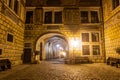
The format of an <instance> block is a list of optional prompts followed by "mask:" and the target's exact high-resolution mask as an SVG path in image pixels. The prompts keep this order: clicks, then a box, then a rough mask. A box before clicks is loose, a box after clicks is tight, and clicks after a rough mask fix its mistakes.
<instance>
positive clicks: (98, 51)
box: [93, 45, 100, 55]
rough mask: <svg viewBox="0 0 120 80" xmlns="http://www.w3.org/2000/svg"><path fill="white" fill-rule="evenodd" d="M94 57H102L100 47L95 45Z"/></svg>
mask: <svg viewBox="0 0 120 80" xmlns="http://www.w3.org/2000/svg"><path fill="white" fill-rule="evenodd" d="M93 55H100V46H99V45H93Z"/></svg>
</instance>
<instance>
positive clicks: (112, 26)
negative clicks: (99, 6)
mask: <svg viewBox="0 0 120 80" xmlns="http://www.w3.org/2000/svg"><path fill="white" fill-rule="evenodd" d="M103 15H104V35H105V49H106V58H107V57H110V56H111V57H120V55H118V54H117V53H116V48H118V47H120V6H118V7H116V8H115V9H113V5H112V0H103Z"/></svg>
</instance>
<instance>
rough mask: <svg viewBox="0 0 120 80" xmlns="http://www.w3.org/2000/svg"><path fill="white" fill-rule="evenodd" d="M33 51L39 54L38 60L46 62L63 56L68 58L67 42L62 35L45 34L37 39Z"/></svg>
mask: <svg viewBox="0 0 120 80" xmlns="http://www.w3.org/2000/svg"><path fill="white" fill-rule="evenodd" d="M35 51H36V52H39V53H38V55H39V58H38V59H39V60H48V59H54V58H59V57H63V56H64V57H68V55H69V47H68V41H67V39H66V37H65V36H64V35H63V34H60V33H47V34H44V35H42V36H41V37H39V38H38V40H37V41H36V46H35ZM60 52H61V53H60ZM63 52H64V54H62V53H63Z"/></svg>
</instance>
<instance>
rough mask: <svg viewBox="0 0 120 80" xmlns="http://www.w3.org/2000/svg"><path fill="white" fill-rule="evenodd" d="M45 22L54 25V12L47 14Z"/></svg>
mask: <svg viewBox="0 0 120 80" xmlns="http://www.w3.org/2000/svg"><path fill="white" fill-rule="evenodd" d="M44 22H45V23H46V24H50V23H52V11H49V12H45V18H44Z"/></svg>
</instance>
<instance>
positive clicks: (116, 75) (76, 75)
mask: <svg viewBox="0 0 120 80" xmlns="http://www.w3.org/2000/svg"><path fill="white" fill-rule="evenodd" d="M0 80H120V68H116V67H112V66H108V65H106V64H104V63H94V64H76V65H68V64H60V63H55V62H41V63H40V64H28V65H18V66H14V67H13V68H12V69H10V70H6V71H1V72H0Z"/></svg>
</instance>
